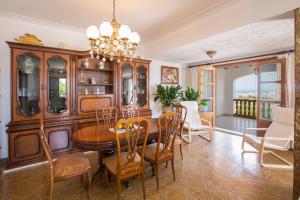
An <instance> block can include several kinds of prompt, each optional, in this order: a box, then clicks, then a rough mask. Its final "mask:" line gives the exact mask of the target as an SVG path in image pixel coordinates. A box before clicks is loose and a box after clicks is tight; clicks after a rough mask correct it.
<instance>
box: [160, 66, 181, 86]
mask: <svg viewBox="0 0 300 200" xmlns="http://www.w3.org/2000/svg"><path fill="white" fill-rule="evenodd" d="M161 83H162V84H178V83H179V70H178V68H177V67H166V66H161Z"/></svg>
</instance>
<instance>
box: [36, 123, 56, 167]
mask: <svg viewBox="0 0 300 200" xmlns="http://www.w3.org/2000/svg"><path fill="white" fill-rule="evenodd" d="M39 134H40V140H41V143H42V146H43V149H44V152H45V154H46V158H47V160H48V162H49V165H50V169H53V160H52V152H51V148H50V146H49V144H48V141H47V138H46V135H45V128H44V120H43V119H41V129H40V133H39Z"/></svg>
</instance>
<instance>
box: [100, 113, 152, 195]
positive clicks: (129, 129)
mask: <svg viewBox="0 0 300 200" xmlns="http://www.w3.org/2000/svg"><path fill="white" fill-rule="evenodd" d="M120 126H122V127H123V128H122V129H119V128H118V127H120ZM149 130H150V124H149V121H148V119H146V118H130V119H121V120H120V121H119V122H118V124H117V125H116V126H115V135H116V141H117V149H118V152H117V154H115V155H113V156H109V157H106V158H104V159H103V163H104V165H105V167H106V169H107V172H108V173H109V175H112V176H113V177H114V178H115V179H116V187H117V197H118V200H119V199H120V198H121V197H120V196H121V181H122V180H125V179H128V178H130V177H135V176H138V175H140V176H141V181H142V187H143V197H144V199H145V198H146V194H145V185H144V151H145V147H146V143H147V138H148V135H149ZM139 144H142V149H141V154H139V153H138V145H139ZM121 146H122V147H121ZM122 149H123V150H125V151H122Z"/></svg>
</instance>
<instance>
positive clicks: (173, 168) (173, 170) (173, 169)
mask: <svg viewBox="0 0 300 200" xmlns="http://www.w3.org/2000/svg"><path fill="white" fill-rule="evenodd" d="M171 163H172V172H173V179H174V181H175V166H174V158H173V159H172V160H171Z"/></svg>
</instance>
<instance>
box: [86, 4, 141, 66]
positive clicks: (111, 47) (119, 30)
mask: <svg viewBox="0 0 300 200" xmlns="http://www.w3.org/2000/svg"><path fill="white" fill-rule="evenodd" d="M115 11H116V6H115V0H113V19H112V21H111V23H109V22H103V23H102V24H101V25H100V27H99V29H98V28H97V26H95V25H91V26H89V27H88V28H87V30H86V34H87V36H88V38H89V40H90V46H91V51H90V55H91V57H92V58H94V57H96V58H97V59H100V58H101V57H102V61H105V60H106V58H109V59H110V60H111V61H113V60H114V58H117V59H118V61H120V58H121V57H124V59H125V60H126V58H130V59H132V58H133V57H134V56H135V51H136V48H137V46H138V44H139V42H140V36H139V34H138V33H137V32H131V29H130V28H129V26H127V25H120V24H119V23H118V22H117V20H116V15H115Z"/></svg>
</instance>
